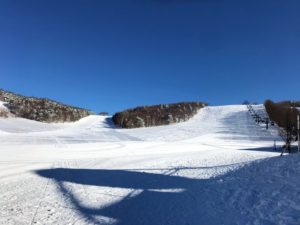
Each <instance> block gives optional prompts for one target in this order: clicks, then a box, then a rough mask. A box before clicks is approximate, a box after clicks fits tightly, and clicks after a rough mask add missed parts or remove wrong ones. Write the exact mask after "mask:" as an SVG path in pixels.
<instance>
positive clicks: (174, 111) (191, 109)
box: [112, 102, 207, 128]
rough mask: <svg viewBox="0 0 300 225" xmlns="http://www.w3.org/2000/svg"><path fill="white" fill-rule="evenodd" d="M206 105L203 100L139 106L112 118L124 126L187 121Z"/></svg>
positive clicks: (156, 124) (157, 124)
mask: <svg viewBox="0 0 300 225" xmlns="http://www.w3.org/2000/svg"><path fill="white" fill-rule="evenodd" d="M206 105H207V104H206V103H201V102H181V103H175V104H162V105H154V106H144V107H137V108H134V109H129V110H125V111H123V112H118V113H116V114H115V115H114V116H113V118H112V120H113V122H114V123H115V124H116V125H118V126H120V127H122V128H138V127H151V126H159V125H167V124H171V123H179V122H183V121H187V120H188V119H190V118H191V117H193V116H194V115H195V114H196V113H197V111H198V110H199V109H201V108H203V107H204V106H206Z"/></svg>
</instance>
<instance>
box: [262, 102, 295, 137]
mask: <svg viewBox="0 0 300 225" xmlns="http://www.w3.org/2000/svg"><path fill="white" fill-rule="evenodd" d="M299 103H300V102H292V101H283V102H278V103H275V102H273V101H271V100H266V101H265V103H264V105H265V108H266V111H267V113H268V115H269V117H270V119H271V120H272V121H274V122H275V123H277V125H278V126H279V127H281V128H283V129H284V130H285V136H286V141H287V142H292V141H296V140H297V115H299V114H300V112H299V110H298V109H297V107H299V106H300V104H299Z"/></svg>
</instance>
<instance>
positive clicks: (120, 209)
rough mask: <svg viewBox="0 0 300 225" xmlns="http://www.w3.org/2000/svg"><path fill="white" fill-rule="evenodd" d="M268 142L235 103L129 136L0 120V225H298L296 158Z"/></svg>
mask: <svg viewBox="0 0 300 225" xmlns="http://www.w3.org/2000/svg"><path fill="white" fill-rule="evenodd" d="M258 110H261V112H262V113H263V110H264V109H263V107H261V108H260V109H258ZM275 139H278V141H279V138H278V137H277V134H276V132H274V130H273V131H272V129H271V131H270V130H266V129H265V128H264V127H263V126H262V125H261V126H260V125H257V124H256V123H255V122H254V121H253V119H252V117H251V116H250V115H249V113H248V111H247V108H246V107H245V106H240V105H236V106H219V107H206V108H204V109H201V110H200V111H199V113H198V114H197V115H196V116H195V117H194V118H193V119H191V120H189V121H187V122H184V123H180V124H174V125H169V126H161V127H152V128H140V129H133V130H123V129H119V128H116V127H114V126H113V125H112V123H111V119H110V117H102V116H89V117H87V118H84V119H82V120H80V121H78V122H75V123H65V124H44V123H37V122H33V121H28V120H22V119H18V118H9V119H1V120H0V143H1V147H0V154H1V158H0V202H1V204H0V224H118V225H125V224H126V225H127V224H128V225H129V224H130V225H132V224H135V225H139V224H149V225H150V224H151V225H155V224H170V225H171V224H172V225H182V224H195V225H198V224H299V223H300V216H299V215H300V213H299V212H300V208H299V204H300V197H299V194H297V193H298V187H299V185H300V182H299V181H298V180H299V179H298V177H299V175H300V172H299V169H298V167H299V165H298V164H299V163H298V161H299V157H298V155H297V156H289V157H287V156H286V157H281V158H280V157H278V155H279V153H278V152H276V151H274V149H273V144H274V140H275ZM286 190H288V191H286Z"/></svg>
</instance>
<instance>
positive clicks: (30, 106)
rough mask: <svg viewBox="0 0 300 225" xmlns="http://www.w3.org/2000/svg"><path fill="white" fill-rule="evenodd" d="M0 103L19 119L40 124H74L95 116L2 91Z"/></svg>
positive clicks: (79, 109) (40, 99)
mask: <svg viewBox="0 0 300 225" xmlns="http://www.w3.org/2000/svg"><path fill="white" fill-rule="evenodd" d="M0 101H4V102H6V104H5V106H6V107H7V108H8V109H9V111H10V113H12V114H14V115H15V116H17V117H22V118H26V119H31V120H36V121H40V122H72V121H76V120H79V119H81V118H83V117H86V116H89V115H91V114H93V113H92V112H90V111H88V110H86V109H81V108H77V107H72V106H68V105H65V104H62V103H59V102H56V101H53V100H49V99H46V98H34V97H25V96H22V95H18V94H15V93H12V92H8V91H4V90H2V89H0Z"/></svg>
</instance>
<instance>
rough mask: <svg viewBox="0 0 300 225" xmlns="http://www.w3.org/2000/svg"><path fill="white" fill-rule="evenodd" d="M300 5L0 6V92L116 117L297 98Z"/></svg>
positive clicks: (169, 0)
mask: <svg viewBox="0 0 300 225" xmlns="http://www.w3.org/2000/svg"><path fill="white" fill-rule="evenodd" d="M299 84H300V1H299V0H251V1H250V0H236V1H233V0H81V1H78V0H43V1H41V0H36V1H31V0H26V1H24V0H19V1H15V0H0V88H3V89H7V90H10V91H14V92H17V93H21V94H24V95H33V96H39V97H48V98H52V99H55V100H58V101H62V102H64V103H68V104H72V105H76V106H80V107H85V108H88V109H91V110H94V111H95V112H100V111H108V112H109V113H114V112H116V111H120V110H123V109H126V108H130V107H134V106H139V105H149V104H159V103H172V102H178V101H205V102H208V103H209V104H211V105H224V104H240V103H242V102H243V100H245V99H248V100H249V101H256V102H263V101H264V100H265V99H267V98H271V99H273V100H285V99H298V100H299V99H300V94H299V93H300V88H299Z"/></svg>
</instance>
